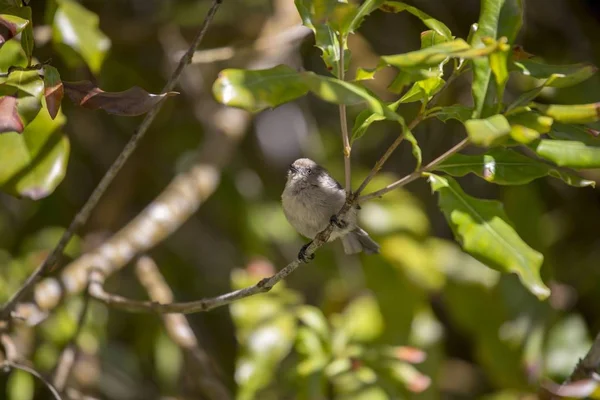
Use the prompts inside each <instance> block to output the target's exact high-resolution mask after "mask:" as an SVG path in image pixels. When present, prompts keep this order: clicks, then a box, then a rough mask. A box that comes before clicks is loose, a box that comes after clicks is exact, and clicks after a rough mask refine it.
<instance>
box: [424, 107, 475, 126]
mask: <svg viewBox="0 0 600 400" xmlns="http://www.w3.org/2000/svg"><path fill="white" fill-rule="evenodd" d="M472 114H473V109H472V108H471V107H465V106H461V105H453V106H446V107H440V108H438V109H436V110H434V111H433V112H431V113H430V114H427V117H428V118H429V117H436V118H437V119H439V120H440V121H442V122H446V121H448V120H450V119H455V120H457V121H460V122H463V123H464V122H465V121H466V120H468V119H469V118H471V115H472Z"/></svg>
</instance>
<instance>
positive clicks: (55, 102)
mask: <svg viewBox="0 0 600 400" xmlns="http://www.w3.org/2000/svg"><path fill="white" fill-rule="evenodd" d="M63 95H64V88H63V83H62V81H61V80H60V74H59V73H58V70H57V69H56V68H54V67H53V66H50V65H44V98H45V99H46V105H47V108H48V112H49V113H50V117H51V118H52V119H54V118H56V115H57V114H58V110H59V109H60V104H61V102H62V99H63Z"/></svg>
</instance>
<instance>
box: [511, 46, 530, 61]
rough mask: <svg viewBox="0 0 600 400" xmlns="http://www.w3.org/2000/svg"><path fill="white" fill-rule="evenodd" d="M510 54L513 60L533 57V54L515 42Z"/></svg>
mask: <svg viewBox="0 0 600 400" xmlns="http://www.w3.org/2000/svg"><path fill="white" fill-rule="evenodd" d="M512 55H513V60H515V61H519V60H527V59H529V58H531V57H534V55H533V54H531V53H528V52H526V51H525V49H524V48H523V46H521V45H520V44H515V45H514V46H513V49H512Z"/></svg>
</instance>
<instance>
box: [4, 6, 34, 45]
mask: <svg viewBox="0 0 600 400" xmlns="http://www.w3.org/2000/svg"><path fill="white" fill-rule="evenodd" d="M3 11H4V12H6V10H3ZM28 23H29V20H27V19H26V18H21V17H19V16H16V15H11V14H5V13H2V14H0V26H1V27H3V28H4V29H2V30H0V47H1V46H2V45H3V44H4V43H5V42H6V41H8V40H10V39H12V38H13V37H15V36H16V35H17V34H19V33H20V32H21V31H22V30H23V29H25V27H26V26H27V24H28Z"/></svg>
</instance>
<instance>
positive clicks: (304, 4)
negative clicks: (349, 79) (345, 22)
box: [295, 0, 350, 76]
mask: <svg viewBox="0 0 600 400" xmlns="http://www.w3.org/2000/svg"><path fill="white" fill-rule="evenodd" d="M295 4H296V8H297V9H298V13H299V14H300V17H301V18H302V23H303V24H304V26H306V27H307V28H310V29H312V31H313V32H314V34H315V46H317V47H318V48H319V49H321V51H322V53H323V54H322V55H321V57H322V58H323V61H325V65H326V66H327V69H328V70H329V71H330V72H331V73H332V74H333V75H334V76H338V69H339V63H340V59H341V57H340V56H341V54H340V42H339V38H338V35H337V33H336V32H335V31H334V29H333V27H332V26H330V24H327V20H328V18H330V17H331V16H332V14H333V13H334V9H335V8H336V7H341V8H345V7H346V6H345V5H344V3H338V2H337V1H336V0H295ZM338 13H339V11H338ZM337 18H338V19H339V18H340V15H338V16H337ZM339 24H340V22H338V25H339ZM344 60H345V61H344V64H345V65H344V68H347V66H348V63H349V62H350V52H349V51H348V49H347V47H346V46H344Z"/></svg>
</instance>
